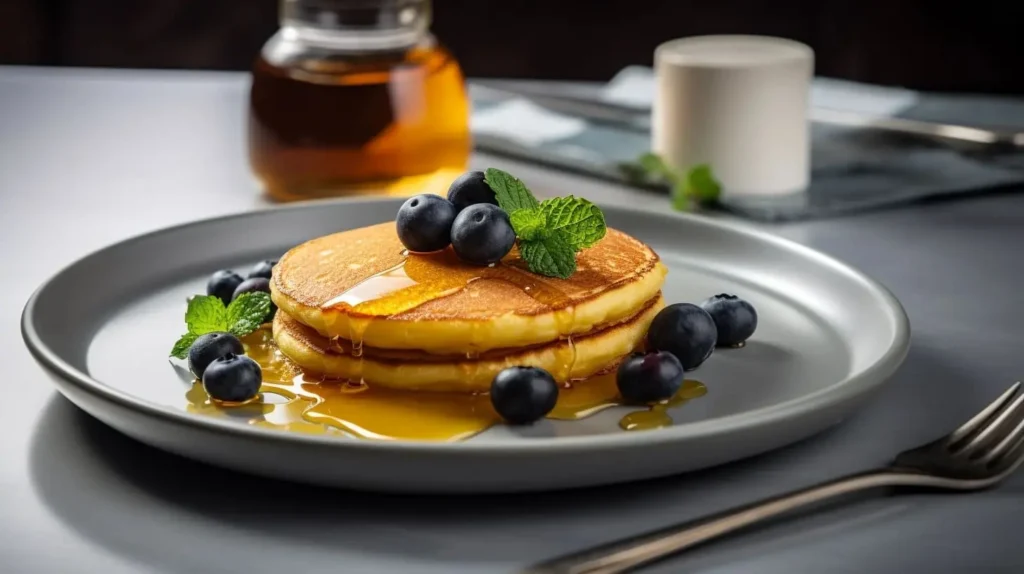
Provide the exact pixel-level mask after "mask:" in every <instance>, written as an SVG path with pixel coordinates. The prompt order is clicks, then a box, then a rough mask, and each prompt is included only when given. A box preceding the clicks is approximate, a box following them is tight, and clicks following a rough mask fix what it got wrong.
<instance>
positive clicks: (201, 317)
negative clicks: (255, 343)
mask: <svg viewBox="0 0 1024 574" xmlns="http://www.w3.org/2000/svg"><path fill="white" fill-rule="evenodd" d="M269 314H270V295H268V294H267V293H262V292H253V293H243V294H241V295H239V296H238V298H236V299H235V300H234V301H232V302H231V304H230V305H227V306H225V305H224V302H223V301H221V300H220V299H219V298H218V297H215V296H213V295H197V296H195V297H193V298H192V299H191V300H189V302H188V309H187V310H186V311H185V325H187V327H188V332H186V333H185V334H184V335H182V336H181V337H180V338H178V341H177V342H176V343H174V347H173V348H172V349H171V356H172V357H176V358H178V359H184V358H186V357H188V349H189V347H191V346H192V343H194V342H195V340H196V339H198V338H199V336H200V335H205V334H207V333H213V332H215V331H226V332H228V333H231V334H232V335H234V336H236V337H244V336H245V335H248V334H249V333H252V332H253V331H255V330H256V329H259V327H260V325H262V324H263V322H264V321H265V320H266V319H267V315H269Z"/></svg>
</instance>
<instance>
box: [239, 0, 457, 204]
mask: <svg viewBox="0 0 1024 574" xmlns="http://www.w3.org/2000/svg"><path fill="white" fill-rule="evenodd" d="M280 13H281V29H280V30H279V31H278V32H277V33H276V34H275V35H274V36H273V37H272V38H271V39H270V40H269V41H268V42H267V43H266V44H265V45H264V47H263V50H262V52H261V54H260V56H259V57H258V58H257V60H256V63H255V65H254V68H253V74H252V88H251V92H250V102H249V157H250V162H251V164H252V169H253V171H254V173H255V174H256V176H257V177H258V178H259V180H260V181H261V183H262V185H263V187H264V189H265V190H266V191H267V193H269V194H270V195H271V196H273V197H275V198H277V199H281V200H291V199H307V198H316V197H329V196H339V195H355V194H367V193H383V194H392V195H411V194H414V193H424V192H432V193H444V191H445V190H446V189H447V186H448V184H450V183H451V181H452V180H453V179H454V178H455V177H457V176H458V175H459V174H460V173H461V172H463V171H464V170H465V169H466V167H467V163H468V160H469V154H470V150H471V140H470V134H469V103H468V98H467V95H466V88H465V82H464V80H463V76H462V71H461V70H460V68H459V64H458V62H456V61H455V59H454V58H453V57H452V55H451V54H450V53H449V52H448V51H447V50H445V49H444V48H443V47H442V46H440V45H439V44H438V43H437V41H436V40H435V38H434V37H433V36H432V35H431V34H430V32H429V30H428V26H429V23H430V2H429V0H282V2H281V10H280Z"/></svg>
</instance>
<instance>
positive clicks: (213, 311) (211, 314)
mask: <svg viewBox="0 0 1024 574" xmlns="http://www.w3.org/2000/svg"><path fill="white" fill-rule="evenodd" d="M227 317H228V316H227V310H226V309H225V308H224V302H223V301H221V300H220V299H218V298H217V297H214V296H213V295H196V296H195V297H193V298H192V300H191V301H189V302H188V310H187V311H185V323H186V324H187V325H188V332H189V333H192V334H195V335H203V334H206V333H210V332H213V331H224V330H226V329H227V327H228V320H227Z"/></svg>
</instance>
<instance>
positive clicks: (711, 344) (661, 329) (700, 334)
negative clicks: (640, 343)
mask: <svg viewBox="0 0 1024 574" xmlns="http://www.w3.org/2000/svg"><path fill="white" fill-rule="evenodd" d="M717 340H718V329H716V328H715V321H714V320H713V319H712V318H711V315H709V314H708V312H707V311H705V310H704V309H701V308H700V307H698V306H696V305H691V304H690V303H676V304H674V305H669V306H668V307H665V308H664V309H662V310H661V311H659V312H658V314H657V315H656V316H655V317H654V321H651V326H650V327H649V328H648V330H647V348H648V349H650V350H651V351H668V352H669V353H672V354H673V355H675V356H676V358H677V359H679V362H680V363H682V364H683V368H684V369H686V370H687V371H689V370H692V369H696V368H697V367H699V366H700V364H701V363H703V362H704V361H706V360H707V358H708V357H710V356H711V352H712V351H714V350H715V342H716V341H717Z"/></svg>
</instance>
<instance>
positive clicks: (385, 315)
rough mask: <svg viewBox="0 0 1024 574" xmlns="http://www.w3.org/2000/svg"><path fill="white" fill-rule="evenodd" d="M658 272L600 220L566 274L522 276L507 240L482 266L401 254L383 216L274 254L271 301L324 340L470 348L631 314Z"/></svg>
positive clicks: (584, 328) (567, 332)
mask: <svg viewBox="0 0 1024 574" xmlns="http://www.w3.org/2000/svg"><path fill="white" fill-rule="evenodd" d="M665 273H666V269H665V267H664V266H663V265H662V264H661V263H660V261H659V260H658V256H657V255H656V254H655V253H654V251H652V250H651V249H650V248H649V247H647V246H646V245H645V244H643V243H642V242H640V241H638V240H636V239H634V238H632V237H630V236H629V235H626V234H624V233H622V232H619V231H616V230H613V229H609V230H608V232H607V235H606V236H605V238H604V239H602V240H601V241H600V242H598V244H597V245H595V246H593V247H591V248H589V249H586V250H584V251H582V252H580V253H579V255H578V258H577V271H576V273H574V274H573V276H572V277H570V278H569V279H555V278H550V277H544V276H541V275H537V274H534V273H531V272H529V271H527V270H526V268H525V265H524V263H523V262H522V261H521V259H520V258H519V256H518V253H517V251H516V250H515V249H513V250H512V252H511V253H509V255H508V256H506V258H505V259H504V260H503V261H502V262H501V263H499V264H498V265H496V266H494V267H490V268H486V267H476V266H472V265H467V264H466V263H463V262H461V261H459V260H458V259H457V258H456V257H455V256H454V254H453V253H452V252H451V250H446V251H444V252H441V253H437V254H428V255H416V254H412V255H409V254H407V253H405V251H404V248H403V246H402V244H401V242H400V241H399V240H398V236H397V234H396V232H395V227H394V224H393V223H390V222H389V223H382V224H379V225H374V226H370V227H364V228H361V229H355V230H351V231H344V232H341V233H335V234H332V235H327V236H324V237H320V238H317V239H313V240H311V241H308V242H306V243H304V244H302V245H299V246H297V247H295V248H294V249H292V250H291V251H289V252H288V253H287V254H285V256H284V257H283V258H281V260H280V261H279V262H278V264H277V266H276V267H275V269H274V279H273V281H272V282H271V289H272V296H273V300H274V302H275V303H276V304H277V305H278V307H280V308H281V311H282V312H284V313H286V314H287V315H288V316H289V318H290V319H293V320H294V322H296V323H298V324H300V325H305V326H308V327H309V328H311V329H312V330H313V331H315V332H316V333H318V334H319V335H321V336H322V337H324V338H328V339H330V338H340V339H348V340H352V341H356V343H357V345H366V346H368V347H372V348H380V349H410V350H419V351H424V352H427V353H437V354H452V353H461V354H477V353H480V352H485V351H488V350H493V349H505V348H520V347H528V346H534V345H542V344H545V343H550V342H553V341H557V340H559V339H561V338H565V337H568V336H578V335H583V334H586V333H588V332H591V331H593V330H595V329H597V328H599V327H601V326H606V325H609V324H615V323H621V322H624V321H626V320H628V319H631V318H633V317H634V316H637V315H638V313H640V312H641V311H642V310H644V309H645V308H647V306H648V305H649V304H650V303H651V301H652V300H654V299H655V298H656V297H657V296H658V292H659V291H660V289H661V285H662V283H663V282H664V277H665Z"/></svg>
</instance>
